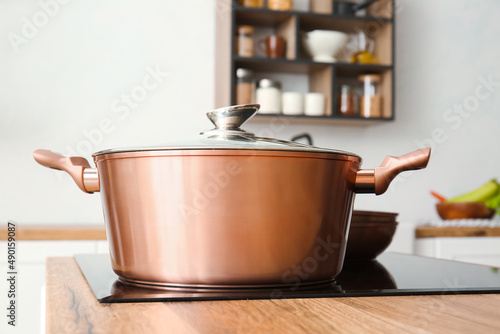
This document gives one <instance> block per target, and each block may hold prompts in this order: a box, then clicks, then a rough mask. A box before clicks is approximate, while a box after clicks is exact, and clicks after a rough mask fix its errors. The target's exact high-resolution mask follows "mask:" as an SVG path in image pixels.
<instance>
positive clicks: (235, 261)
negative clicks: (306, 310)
mask: <svg viewBox="0 0 500 334" xmlns="http://www.w3.org/2000/svg"><path fill="white" fill-rule="evenodd" d="M263 153H265V152H255V154H254V155H241V152H240V151H234V152H232V151H224V152H221V155H218V156H217V155H212V156H204V155H201V156H197V155H192V156H156V157H155V156H149V157H147V158H143V157H138V158H126V157H125V158H119V159H115V158H114V156H115V155H109V156H108V157H109V158H104V157H103V156H97V157H96V158H95V161H96V164H97V168H98V169H99V173H100V175H99V177H100V184H101V192H102V200H103V209H104V216H105V220H106V223H107V235H108V239H109V244H110V252H111V259H112V264H113V269H114V270H115V272H116V273H117V274H118V275H119V276H121V277H123V278H124V279H126V280H137V281H141V282H149V283H152V284H155V283H168V284H171V285H182V286H192V287H196V286H211V287H223V286H227V285H231V286H248V285H253V286H261V285H270V284H272V285H283V286H289V285H294V284H300V283H302V284H307V283H311V282H319V281H326V280H331V279H332V278H333V277H334V276H335V275H336V274H338V272H340V269H341V268H342V260H343V256H344V252H345V245H346V235H347V230H348V226H349V219H350V214H351V209H352V204H353V198H354V192H353V189H354V180H355V173H356V171H357V170H358V169H359V161H357V159H355V158H352V157H351V159H350V160H347V161H344V160H331V159H318V158H314V157H313V158H303V157H301V158H295V157H293V156H290V157H280V158H276V157H272V156H267V155H265V154H263Z"/></svg>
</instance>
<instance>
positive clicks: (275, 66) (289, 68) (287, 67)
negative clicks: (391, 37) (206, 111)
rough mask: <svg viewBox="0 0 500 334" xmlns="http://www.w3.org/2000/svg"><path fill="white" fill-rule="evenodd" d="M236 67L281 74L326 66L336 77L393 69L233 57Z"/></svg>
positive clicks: (300, 72)
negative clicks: (334, 71)
mask: <svg viewBox="0 0 500 334" xmlns="http://www.w3.org/2000/svg"><path fill="white" fill-rule="evenodd" d="M233 59H234V61H235V63H236V65H237V67H244V68H248V69H251V70H254V71H266V72H283V73H297V74H304V73H309V72H310V71H311V69H313V70H315V69H321V68H325V67H326V66H333V67H335V68H336V71H337V74H338V75H361V74H367V73H370V74H382V73H383V72H385V71H390V70H392V69H393V67H392V66H390V65H378V64H353V63H343V62H337V63H322V62H315V61H313V60H310V59H297V60H289V59H285V58H281V59H271V58H265V57H252V58H247V57H238V56H234V57H233Z"/></svg>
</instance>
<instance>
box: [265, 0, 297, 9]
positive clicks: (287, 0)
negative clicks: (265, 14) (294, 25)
mask: <svg viewBox="0 0 500 334" xmlns="http://www.w3.org/2000/svg"><path fill="white" fill-rule="evenodd" d="M292 2H293V1H292V0H267V7H268V8H269V9H272V10H292V7H293V6H292Z"/></svg>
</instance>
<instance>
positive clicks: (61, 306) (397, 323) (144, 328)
mask: <svg viewBox="0 0 500 334" xmlns="http://www.w3.org/2000/svg"><path fill="white" fill-rule="evenodd" d="M46 302H47V308H46V332H47V333H87V332H88V333H120V334H121V333H333V332H342V333H360V332H364V333H367V332H369V333H416V332H419V333H429V332H431V333H449V332H454V333H494V332H496V333H498V332H500V317H499V316H498V315H499V314H500V313H499V310H500V295H447V296H406V297H356V298H350V297H349V298H348V297H343V298H321V299H275V300H237V301H212V302H210V301H201V302H155V303H119V304H100V303H99V302H98V301H97V299H96V298H95V297H94V295H93V293H92V291H91V289H90V287H89V286H88V284H87V281H86V280H85V278H84V277H83V275H82V273H81V272H80V270H79V268H78V265H77V264H76V261H75V260H74V259H73V258H69V257H65V258H49V259H48V261H47V293H46Z"/></svg>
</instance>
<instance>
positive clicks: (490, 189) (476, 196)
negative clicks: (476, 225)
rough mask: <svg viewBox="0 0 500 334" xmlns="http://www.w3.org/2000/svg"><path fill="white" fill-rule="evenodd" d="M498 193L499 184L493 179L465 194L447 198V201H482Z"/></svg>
mask: <svg viewBox="0 0 500 334" xmlns="http://www.w3.org/2000/svg"><path fill="white" fill-rule="evenodd" d="M498 194H500V184H498V182H497V180H496V179H493V180H490V181H489V182H488V183H485V184H484V185H482V186H481V187H479V188H477V189H475V190H473V191H471V192H469V193H467V194H463V195H460V196H457V197H453V198H451V199H449V200H448V202H484V201H486V200H487V199H489V198H493V197H495V196H496V195H498Z"/></svg>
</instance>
